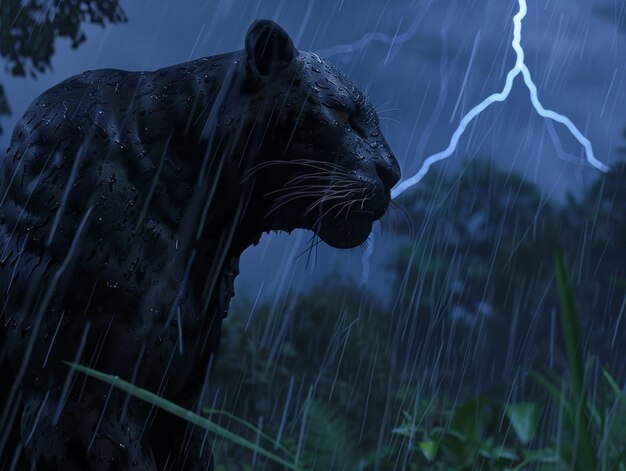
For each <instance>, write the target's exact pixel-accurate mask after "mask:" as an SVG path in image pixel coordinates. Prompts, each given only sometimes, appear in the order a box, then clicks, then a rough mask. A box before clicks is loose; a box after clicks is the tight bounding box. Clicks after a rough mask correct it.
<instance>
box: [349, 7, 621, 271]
mask: <svg viewBox="0 0 626 471" xmlns="http://www.w3.org/2000/svg"><path fill="white" fill-rule="evenodd" d="M518 4H519V11H518V12H517V14H516V15H515V16H514V17H513V42H512V46H513V50H514V51H515V55H516V60H515V66H514V67H513V68H512V69H511V70H510V71H509V73H508V74H507V76H506V82H505V84H504V88H503V90H502V91H501V92H499V93H494V94H493V95H490V96H488V97H487V98H486V99H485V100H483V101H482V102H481V103H480V104H478V105H477V106H475V107H474V108H472V109H471V110H470V111H469V112H468V113H467V114H466V115H465V116H464V117H463V119H462V120H461V122H460V123H459V127H458V128H457V129H456V131H454V134H452V138H451V139H450V143H449V145H448V147H447V148H446V149H445V150H443V151H441V152H438V153H436V154H433V155H431V156H429V157H428V158H426V160H424V163H423V164H422V167H421V168H420V169H419V170H418V172H417V173H416V174H414V175H413V176H411V177H409V178H407V179H406V180H404V181H402V182H400V183H399V184H398V185H396V186H395V187H394V188H393V189H392V190H391V198H392V199H395V198H397V197H398V196H400V195H401V194H402V193H404V192H405V191H406V190H408V189H409V188H411V187H413V186H415V185H417V184H418V183H419V182H420V181H421V180H422V179H423V178H424V177H425V176H426V174H427V173H428V171H429V170H430V167H431V166H432V165H433V164H434V163H436V162H439V161H441V160H444V159H447V158H448V157H450V156H451V155H452V154H453V153H454V152H455V151H456V148H457V145H458V143H459V139H460V138H461V136H462V135H463V133H464V132H465V129H466V128H467V126H468V125H469V124H470V123H471V122H472V121H473V120H474V119H475V118H476V117H477V116H478V115H479V114H481V113H482V112H483V111H485V110H486V109H487V108H489V107H490V106H491V105H493V104H494V103H498V102H503V101H505V100H506V99H507V98H508V97H509V94H510V93H511V89H512V88H513V82H514V81H515V79H516V78H517V77H518V76H519V75H520V74H521V75H522V77H523V79H524V84H526V88H528V92H529V93H530V101H531V103H532V105H533V107H534V108H535V111H537V114H539V115H540V116H542V117H543V118H546V119H549V120H552V121H555V122H557V123H561V124H563V125H564V126H565V127H567V129H568V130H569V131H570V133H571V134H572V135H573V136H574V137H575V138H576V140H577V141H578V142H579V143H580V144H581V145H582V146H583V147H584V149H585V156H586V160H587V162H588V163H589V164H590V165H591V166H593V167H595V168H596V169H598V170H599V171H601V172H607V171H608V170H610V169H609V167H607V166H606V165H604V164H603V163H602V162H600V161H599V160H598V159H596V157H595V155H594V153H593V147H592V145H591V141H589V139H587V138H586V137H585V136H584V135H583V134H582V133H581V132H580V131H579V130H578V128H577V127H576V126H575V125H574V123H573V122H572V120H570V119H569V118H568V117H567V116H564V115H562V114H559V113H557V112H556V111H552V110H548V109H546V108H544V106H543V105H542V104H541V102H540V101H539V97H538V94H537V86H536V85H535V83H534V82H533V79H532V76H531V74H530V70H529V69H528V66H527V65H526V64H525V63H524V49H523V47H522V20H523V19H524V17H525V16H526V13H527V12H528V7H527V5H526V0H518ZM373 247H374V233H372V234H371V235H370V239H369V243H368V246H367V249H366V251H365V253H364V254H363V260H362V261H363V275H362V278H361V281H362V282H363V283H365V282H367V278H368V274H369V255H370V254H371V253H372V252H373Z"/></svg>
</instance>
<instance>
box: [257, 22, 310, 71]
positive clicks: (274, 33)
mask: <svg viewBox="0 0 626 471" xmlns="http://www.w3.org/2000/svg"><path fill="white" fill-rule="evenodd" d="M297 55H298V50H297V49H296V47H295V46H294V45H293V41H292V40H291V38H290V37H289V35H288V34H287V32H286V31H285V30H284V29H282V28H281V27H280V26H278V25H277V24H276V23H274V22H273V21H270V20H257V21H255V22H254V23H252V25H251V26H250V29H248V34H246V68H247V71H248V73H249V74H251V75H252V76H253V78H257V79H258V78H261V77H264V76H269V75H272V74H273V73H275V72H278V71H279V70H281V69H284V68H285V67H287V66H288V65H289V64H291V63H292V62H293V61H294V59H295V58H296V56H297Z"/></svg>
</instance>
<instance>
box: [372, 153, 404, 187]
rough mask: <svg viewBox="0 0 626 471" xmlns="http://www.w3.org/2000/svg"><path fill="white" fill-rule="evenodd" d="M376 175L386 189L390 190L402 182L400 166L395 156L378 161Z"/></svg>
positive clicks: (391, 155) (390, 155)
mask: <svg viewBox="0 0 626 471" xmlns="http://www.w3.org/2000/svg"><path fill="white" fill-rule="evenodd" d="M376 173H377V175H378V178H380V181H382V182H383V185H384V186H385V188H387V189H390V188H393V186H394V185H395V184H396V183H398V182H399V181H400V166H399V165H398V161H397V160H396V158H395V157H394V155H393V154H391V153H390V154H389V156H387V157H385V158H383V159H377V161H376Z"/></svg>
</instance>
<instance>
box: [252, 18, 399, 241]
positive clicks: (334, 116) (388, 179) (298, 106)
mask: <svg viewBox="0 0 626 471" xmlns="http://www.w3.org/2000/svg"><path fill="white" fill-rule="evenodd" d="M243 54H244V55H243V60H244V61H245V89H246V93H247V94H249V96H251V97H252V98H251V99H250V101H249V102H248V108H249V110H248V111H250V107H252V110H251V111H252V113H248V114H253V115H254V116H255V120H256V121H257V124H256V126H257V128H258V129H260V130H262V135H263V138H262V140H261V143H260V144H259V151H258V155H257V157H256V159H255V160H254V163H255V165H254V167H253V168H252V169H251V172H249V173H248V175H252V174H253V175H254V179H255V186H256V188H257V191H256V193H255V194H254V196H253V198H254V199H255V201H262V202H263V204H262V206H263V212H264V216H263V217H264V220H265V224H266V226H265V227H266V228H269V229H271V230H286V231H290V230H292V229H295V228H304V229H310V230H312V231H314V232H315V233H316V234H317V235H318V236H319V237H320V238H321V239H322V240H323V241H324V242H326V243H327V244H328V245H330V246H332V247H336V248H352V247H356V246H358V245H361V244H362V243H364V242H365V241H366V240H367V237H368V235H369V234H370V232H371V230H372V224H373V222H374V221H376V220H378V219H380V218H381V217H382V216H383V214H384V213H385V211H386V209H387V207H388V205H389V203H390V190H391V188H392V187H393V186H394V185H395V184H396V183H397V182H398V181H399V179H400V168H399V165H398V162H397V161H396V159H395V157H394V155H393V153H392V151H391V149H390V147H389V145H388V144H387V141H386V140H385V138H384V137H383V135H382V133H381V131H380V127H379V121H378V116H377V114H376V110H375V109H374V107H373V106H372V105H371V104H370V103H369V102H368V100H367V98H366V97H365V95H364V94H363V93H362V92H361V91H360V90H359V89H358V88H357V87H356V86H355V84H354V83H353V82H352V81H350V79H348V77H346V76H345V75H344V74H343V73H341V72H340V71H339V70H338V69H337V68H336V67H335V66H334V65H332V64H330V63H329V62H327V61H325V60H324V59H322V58H320V57H318V56H317V55H316V54H313V53H310V52H304V51H298V50H297V49H296V48H295V47H294V45H293V42H292V40H291V38H290V37H289V35H288V34H287V33H286V32H285V31H284V30H283V29H282V28H281V27H280V26H278V25H277V24H275V23H273V22H271V21H268V20H259V21H256V22H255V23H253V24H252V26H251V27H250V29H249V31H248V34H247V36H246V42H245V50H244V51H243ZM242 65H243V64H242ZM263 117H265V119H263Z"/></svg>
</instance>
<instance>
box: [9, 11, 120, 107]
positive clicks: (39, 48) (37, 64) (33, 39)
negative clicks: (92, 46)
mask: <svg viewBox="0 0 626 471" xmlns="http://www.w3.org/2000/svg"><path fill="white" fill-rule="evenodd" d="M125 21H126V15H125V14H124V11H123V10H122V8H121V6H120V4H119V0H58V1H57V0H2V1H0V57H2V59H3V60H4V62H5V69H6V71H7V72H8V73H9V74H11V75H13V76H20V77H22V76H30V77H32V78H35V77H37V75H38V74H42V73H44V72H46V71H47V70H49V69H50V68H51V66H52V56H53V55H54V52H55V41H56V40H57V39H61V38H64V39H68V40H69V41H70V44H71V47H72V48H73V49H76V48H78V47H79V46H80V45H81V44H82V43H83V42H84V41H85V40H86V39H87V37H86V35H85V32H84V29H83V25H84V24H97V25H101V26H105V25H106V24H107V23H112V24H114V23H120V22H125ZM9 113H10V108H9V104H8V99H7V97H6V95H5V93H4V89H3V88H2V86H1V85H0V115H1V114H9Z"/></svg>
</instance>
